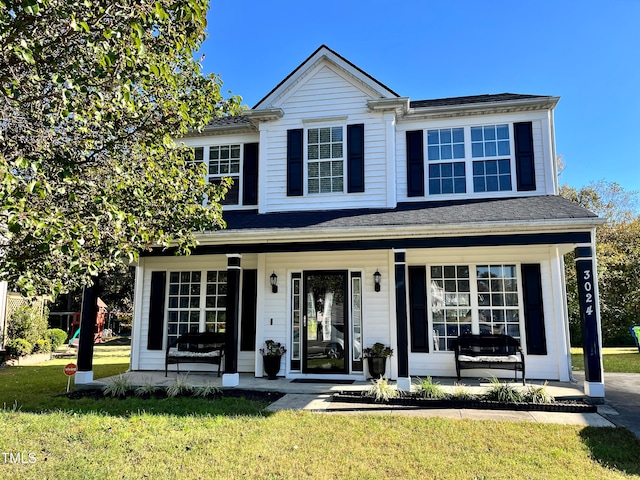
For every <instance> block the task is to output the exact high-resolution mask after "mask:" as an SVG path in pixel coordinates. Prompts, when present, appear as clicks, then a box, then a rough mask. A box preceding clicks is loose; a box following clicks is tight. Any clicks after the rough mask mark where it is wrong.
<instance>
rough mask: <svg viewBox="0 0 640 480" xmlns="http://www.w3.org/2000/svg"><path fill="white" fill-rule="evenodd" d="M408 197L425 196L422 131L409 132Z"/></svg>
mask: <svg viewBox="0 0 640 480" xmlns="http://www.w3.org/2000/svg"><path fill="white" fill-rule="evenodd" d="M407 196H409V197H423V196H424V147H423V138H422V130H415V131H412V132H407Z"/></svg>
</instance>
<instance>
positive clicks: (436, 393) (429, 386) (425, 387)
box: [416, 377, 447, 399]
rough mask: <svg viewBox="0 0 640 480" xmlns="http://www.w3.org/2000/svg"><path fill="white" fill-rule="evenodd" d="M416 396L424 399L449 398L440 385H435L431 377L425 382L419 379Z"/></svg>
mask: <svg viewBox="0 0 640 480" xmlns="http://www.w3.org/2000/svg"><path fill="white" fill-rule="evenodd" d="M416 394H417V395H418V396H419V397H422V398H434V399H438V398H446V397H447V392H445V391H444V389H443V388H442V387H441V386H440V384H439V383H434V382H433V380H432V379H431V377H427V378H426V379H425V380H423V379H421V378H419V379H418V383H417V384H416Z"/></svg>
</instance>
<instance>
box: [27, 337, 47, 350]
mask: <svg viewBox="0 0 640 480" xmlns="http://www.w3.org/2000/svg"><path fill="white" fill-rule="evenodd" d="M49 352H51V342H50V341H49V340H45V339H44V338H41V339H40V340H36V341H35V343H34V344H33V350H32V352H31V353H49Z"/></svg>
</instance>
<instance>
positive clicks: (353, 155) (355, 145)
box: [347, 124, 364, 193]
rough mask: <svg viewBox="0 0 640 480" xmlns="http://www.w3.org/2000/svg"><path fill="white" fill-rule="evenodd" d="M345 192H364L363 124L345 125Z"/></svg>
mask: <svg viewBox="0 0 640 480" xmlns="http://www.w3.org/2000/svg"><path fill="white" fill-rule="evenodd" d="M347 192H348V193H357V192H364V124H358V125H347Z"/></svg>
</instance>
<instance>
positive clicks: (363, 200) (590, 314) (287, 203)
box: [131, 46, 604, 395]
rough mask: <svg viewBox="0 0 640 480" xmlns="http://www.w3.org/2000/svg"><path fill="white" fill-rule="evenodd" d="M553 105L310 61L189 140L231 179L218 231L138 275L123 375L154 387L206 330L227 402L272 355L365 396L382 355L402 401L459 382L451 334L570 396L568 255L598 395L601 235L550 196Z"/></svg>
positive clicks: (214, 169)
mask: <svg viewBox="0 0 640 480" xmlns="http://www.w3.org/2000/svg"><path fill="white" fill-rule="evenodd" d="M558 100H559V99H558V97H551V96H539V95H517V94H509V93H505V94H498V95H478V96H469V97H458V98H446V99H437V100H411V99H410V98H408V97H402V96H400V95H398V94H397V93H395V92H394V91H393V90H391V89H390V88H389V87H387V86H385V85H384V84H382V83H380V82H379V81H378V80H376V79H374V78H373V77H371V76H370V75H368V74H367V73H366V72H364V71H362V70H361V69H359V68H358V67H356V66H355V65H354V64H352V63H351V62H349V61H348V60H346V59H345V58H343V57H342V56H340V55H339V54H337V53H336V52H334V51H332V50H331V49H329V48H327V47H326V46H321V47H320V48H318V50H316V51H315V52H314V53H313V54H312V55H311V56H310V57H309V58H307V59H306V60H305V61H304V62H303V63H302V64H301V65H300V66H298V67H297V68H296V69H295V70H294V71H293V72H291V74H290V75H289V76H287V77H286V78H285V79H284V80H283V81H282V82H280V83H279V84H278V85H277V86H276V87H275V88H273V89H272V90H271V91H270V92H269V93H268V94H267V95H266V96H265V97H264V98H263V99H262V100H260V101H259V102H258V103H257V104H256V105H255V106H254V107H253V108H252V109H250V110H247V111H246V112H245V114H244V115H243V116H239V117H232V118H222V119H218V120H216V121H214V122H213V123H212V124H211V125H210V126H209V127H208V128H207V129H205V131H204V132H202V133H200V134H192V135H190V136H188V137H187V138H184V139H183V141H184V142H185V143H186V144H187V145H189V146H190V147H192V148H193V149H194V152H195V159H196V161H198V162H204V163H205V164H206V165H207V171H208V178H209V180H210V181H212V182H214V181H218V180H219V179H220V178H221V177H224V176H229V177H232V178H233V180H234V186H233V188H232V190H231V191H230V193H229V194H228V196H227V198H226V199H225V201H224V205H225V207H224V219H225V220H226V222H227V228H226V229H224V230H220V231H215V232H210V233H206V234H202V235H200V237H199V242H200V244H199V246H198V247H197V248H196V249H195V250H194V251H193V253H192V255H190V256H188V257H181V256H175V255H173V253H172V252H171V251H161V250H158V251H154V252H152V253H150V254H146V255H145V256H143V257H142V258H141V259H140V262H139V264H138V266H137V275H136V287H135V317H134V329H133V337H132V344H133V351H132V360H131V362H132V369H133V370H163V369H164V355H165V349H166V347H167V345H168V344H170V343H171V342H172V341H174V340H175V339H176V338H177V337H178V336H179V335H180V334H182V333H185V332H187V331H205V330H208V331H220V332H226V333H227V342H228V344H227V351H226V365H225V367H224V369H225V375H224V377H223V384H224V385H237V384H238V382H239V373H240V372H252V373H255V375H256V376H262V375H263V365H262V357H261V356H260V354H259V352H258V349H259V348H260V347H261V346H262V345H263V343H264V341H265V340H267V339H273V340H276V341H278V342H281V343H283V344H284V345H285V346H286V348H287V353H286V355H285V356H284V357H283V359H282V364H281V374H283V375H284V376H285V377H286V378H290V379H293V378H318V377H322V378H327V377H328V378H331V379H351V378H355V379H364V378H366V375H367V371H366V370H367V367H366V362H363V355H362V350H363V348H365V347H368V346H371V345H372V344H373V343H375V342H382V343H384V344H386V345H390V346H391V347H392V348H393V349H394V355H393V357H391V359H390V361H389V365H388V368H387V372H388V374H390V376H391V378H393V379H397V380H398V385H399V386H400V387H401V388H407V386H408V385H409V383H410V378H411V376H427V375H431V376H454V375H455V365H454V355H453V352H452V351H451V349H452V341H453V340H454V339H455V338H456V337H457V336H458V335H459V334H461V333H465V332H472V333H488V332H493V333H506V334H509V335H511V336H513V337H516V338H518V339H519V340H520V342H521V344H522V347H523V349H524V352H525V355H526V362H527V378H538V379H550V380H551V379H554V380H569V378H570V368H571V367H570V353H569V330H568V316H567V308H566V294H565V279H564V268H563V256H564V254H566V253H567V252H570V251H573V250H575V251H576V252H577V253H578V255H577V256H578V257H579V262H583V264H579V268H582V270H580V272H581V275H582V276H583V277H589V278H591V280H590V281H588V280H589V279H588V278H587V279H585V281H584V282H583V283H585V282H586V283H585V284H586V287H585V288H587V289H588V290H587V293H588V294H589V295H590V296H591V300H589V301H590V302H592V303H591V304H585V305H586V306H585V311H586V312H587V313H585V322H586V330H587V331H588V332H590V333H588V335H590V336H589V337H588V338H589V339H590V340H588V341H589V342H592V343H593V348H592V349H591V350H589V351H590V355H591V356H590V357H589V359H588V362H590V363H589V364H590V365H591V374H590V376H588V380H589V382H588V384H589V385H588V389H589V390H590V392H591V394H593V395H600V393H599V392H600V391H602V392H603V391H604V388H603V385H602V378H601V368H600V363H598V362H599V347H598V345H599V344H600V340H599V324H598V322H599V320H598V317H597V294H596V295H595V296H594V293H596V290H597V285H596V284H595V283H594V282H593V278H594V275H595V272H593V269H594V266H595V262H594V261H593V260H592V259H591V253H592V251H593V247H594V232H595V227H596V226H597V225H598V224H599V223H601V220H600V219H598V218H597V217H596V216H595V215H593V214H592V213H590V212H588V211H586V210H584V209H582V208H580V207H579V206H577V205H574V204H573V203H571V202H569V201H568V200H566V199H564V198H562V197H561V196H559V195H558V185H557V171H556V163H555V158H556V152H555V141H554V116H553V115H554V107H555V106H556V103H557V102H558ZM580 265H582V267H580ZM585 271H586V272H587V273H584V272H585ZM579 275H580V274H579ZM589 292H590V293H589ZM589 305H591V306H592V310H590V311H588V307H589ZM596 357H598V359H597V362H596ZM199 367H200V366H198V365H194V366H193V368H192V370H197V369H198V368H199ZM202 368H204V369H206V368H207V366H202ZM465 373H466V374H468V375H470V376H475V377H476V378H477V377H478V376H481V375H479V372H476V371H473V370H469V371H465ZM598 375H600V376H598ZM482 376H487V374H486V373H485V374H484V375H482ZM589 377H590V378H589ZM602 394H603V393H602Z"/></svg>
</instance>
